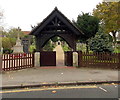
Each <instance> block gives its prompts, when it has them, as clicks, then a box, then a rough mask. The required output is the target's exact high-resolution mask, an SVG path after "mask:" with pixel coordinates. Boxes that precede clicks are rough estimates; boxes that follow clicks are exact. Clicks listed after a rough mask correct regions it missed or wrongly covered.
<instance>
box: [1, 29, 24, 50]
mask: <svg viewBox="0 0 120 100" xmlns="http://www.w3.org/2000/svg"><path fill="white" fill-rule="evenodd" d="M18 33H19V36H20V37H23V36H25V35H24V33H23V32H22V31H21V30H20V29H19V28H13V29H10V30H9V31H2V36H4V37H2V47H3V48H4V49H11V48H12V47H13V46H14V45H15V43H16V40H17V37H18Z"/></svg>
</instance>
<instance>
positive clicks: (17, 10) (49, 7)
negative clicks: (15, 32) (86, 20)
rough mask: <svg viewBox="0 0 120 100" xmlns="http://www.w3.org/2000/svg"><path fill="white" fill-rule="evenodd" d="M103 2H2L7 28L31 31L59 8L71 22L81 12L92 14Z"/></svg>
mask: <svg viewBox="0 0 120 100" xmlns="http://www.w3.org/2000/svg"><path fill="white" fill-rule="evenodd" d="M99 2H102V0H0V8H1V9H3V12H4V26H5V27H8V26H9V27H20V28H21V29H22V30H24V31H30V30H31V25H36V24H37V23H39V22H41V21H43V19H44V18H46V17H47V16H48V15H49V14H50V13H51V12H52V11H53V9H54V8H55V6H57V8H58V9H59V10H60V11H61V12H62V13H63V14H64V15H65V16H66V17H67V18H68V19H70V20H72V19H75V20H76V18H77V16H78V15H79V14H81V12H84V13H87V12H90V13H91V12H92V10H93V8H95V7H96V5H97V4H98V3H99Z"/></svg>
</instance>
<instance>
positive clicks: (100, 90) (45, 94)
mask: <svg viewBox="0 0 120 100" xmlns="http://www.w3.org/2000/svg"><path fill="white" fill-rule="evenodd" d="M119 86H120V85H116V84H111V85H108V84H106V85H89V86H87V85H84V86H67V87H66V86H62V87H41V88H25V89H14V90H3V91H1V92H0V93H2V98H118V87H119Z"/></svg>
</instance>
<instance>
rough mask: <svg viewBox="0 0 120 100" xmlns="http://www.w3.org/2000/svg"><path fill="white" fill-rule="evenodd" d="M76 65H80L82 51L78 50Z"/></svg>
mask: <svg viewBox="0 0 120 100" xmlns="http://www.w3.org/2000/svg"><path fill="white" fill-rule="evenodd" d="M78 66H79V67H82V51H78Z"/></svg>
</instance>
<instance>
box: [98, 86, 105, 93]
mask: <svg viewBox="0 0 120 100" xmlns="http://www.w3.org/2000/svg"><path fill="white" fill-rule="evenodd" d="M99 89H101V90H103V91H104V92H107V90H106V89H104V88H102V87H99Z"/></svg>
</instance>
